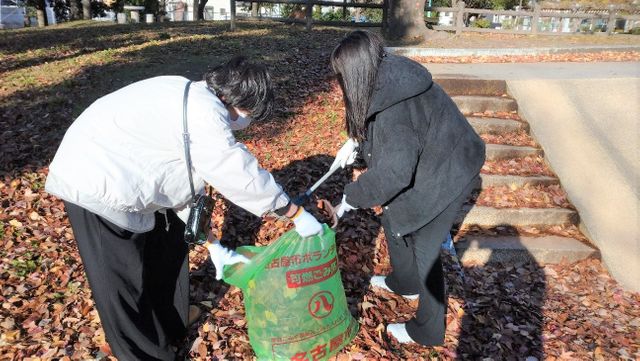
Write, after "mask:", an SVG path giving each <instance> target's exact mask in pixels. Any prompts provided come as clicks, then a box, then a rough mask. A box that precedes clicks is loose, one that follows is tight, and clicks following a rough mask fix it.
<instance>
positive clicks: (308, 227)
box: [291, 207, 322, 238]
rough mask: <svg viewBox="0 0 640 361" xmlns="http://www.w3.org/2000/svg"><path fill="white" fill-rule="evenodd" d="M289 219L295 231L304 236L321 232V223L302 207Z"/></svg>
mask: <svg viewBox="0 0 640 361" xmlns="http://www.w3.org/2000/svg"><path fill="white" fill-rule="evenodd" d="M291 220H292V221H293V224H295V226H296V232H298V234H299V235H301V236H302V237H304V238H306V237H309V236H313V235H316V234H321V233H322V224H320V222H318V220H317V219H316V218H315V217H314V216H312V215H311V213H309V212H307V211H306V210H305V209H304V208H302V207H300V208H299V209H298V211H297V212H296V214H295V215H294V216H293V217H291Z"/></svg>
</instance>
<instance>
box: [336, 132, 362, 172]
mask: <svg viewBox="0 0 640 361" xmlns="http://www.w3.org/2000/svg"><path fill="white" fill-rule="evenodd" d="M357 148H358V142H357V141H356V140H353V139H351V138H349V139H348V140H347V141H346V142H345V143H344V145H343V146H342V148H340V150H339V151H338V153H337V154H336V159H335V160H334V161H333V164H332V165H331V167H332V168H333V166H334V165H336V164H340V167H342V168H344V167H346V166H348V165H350V164H353V162H354V161H355V160H356V157H357V156H358V151H356V149H357Z"/></svg>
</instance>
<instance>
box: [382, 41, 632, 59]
mask: <svg viewBox="0 0 640 361" xmlns="http://www.w3.org/2000/svg"><path fill="white" fill-rule="evenodd" d="M387 50H389V51H391V52H394V53H396V54H400V55H404V56H509V55H548V54H567V53H597V52H604V51H606V52H629V51H640V45H638V44H629V45H574V46H543V47H540V46H533V47H529V48H521V47H509V46H505V47H498V48H492V47H478V48H450V47H438V46H434V47H426V48H407V47H388V48H387Z"/></svg>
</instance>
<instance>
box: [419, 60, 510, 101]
mask: <svg viewBox="0 0 640 361" xmlns="http://www.w3.org/2000/svg"><path fill="white" fill-rule="evenodd" d="M427 67H428V66H427ZM434 80H435V82H436V83H437V84H439V85H440V86H441V87H442V89H444V91H445V92H447V94H449V96H454V95H493V96H501V95H502V94H506V93H507V82H506V81H504V80H485V79H472V78H466V79H464V78H449V77H443V76H439V77H437V78H436V79H434Z"/></svg>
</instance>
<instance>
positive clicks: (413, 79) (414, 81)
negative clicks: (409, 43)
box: [367, 54, 433, 118]
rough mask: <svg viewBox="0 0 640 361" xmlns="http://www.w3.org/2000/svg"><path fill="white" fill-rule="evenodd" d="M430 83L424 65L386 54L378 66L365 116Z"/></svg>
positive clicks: (423, 88)
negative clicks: (374, 85) (374, 84)
mask: <svg viewBox="0 0 640 361" xmlns="http://www.w3.org/2000/svg"><path fill="white" fill-rule="evenodd" d="M431 85H433V79H432V77H431V73H429V71H428V70H427V69H426V68H425V67H424V66H422V65H420V64H419V63H416V62H415V61H413V60H411V59H408V58H405V57H403V56H397V55H391V54H388V55H386V56H385V57H384V58H382V62H381V63H380V67H379V68H378V79H377V80H376V87H375V89H374V91H373V96H372V98H371V104H370V105H369V111H368V112H367V118H368V117H370V116H372V115H373V114H375V113H378V112H380V111H382V110H384V109H387V108H389V107H390V106H392V105H395V104H397V103H399V102H401V101H403V100H405V99H408V98H411V97H414V96H416V95H418V94H420V93H423V92H425V91H426V90H427V89H429V88H430V87H431Z"/></svg>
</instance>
